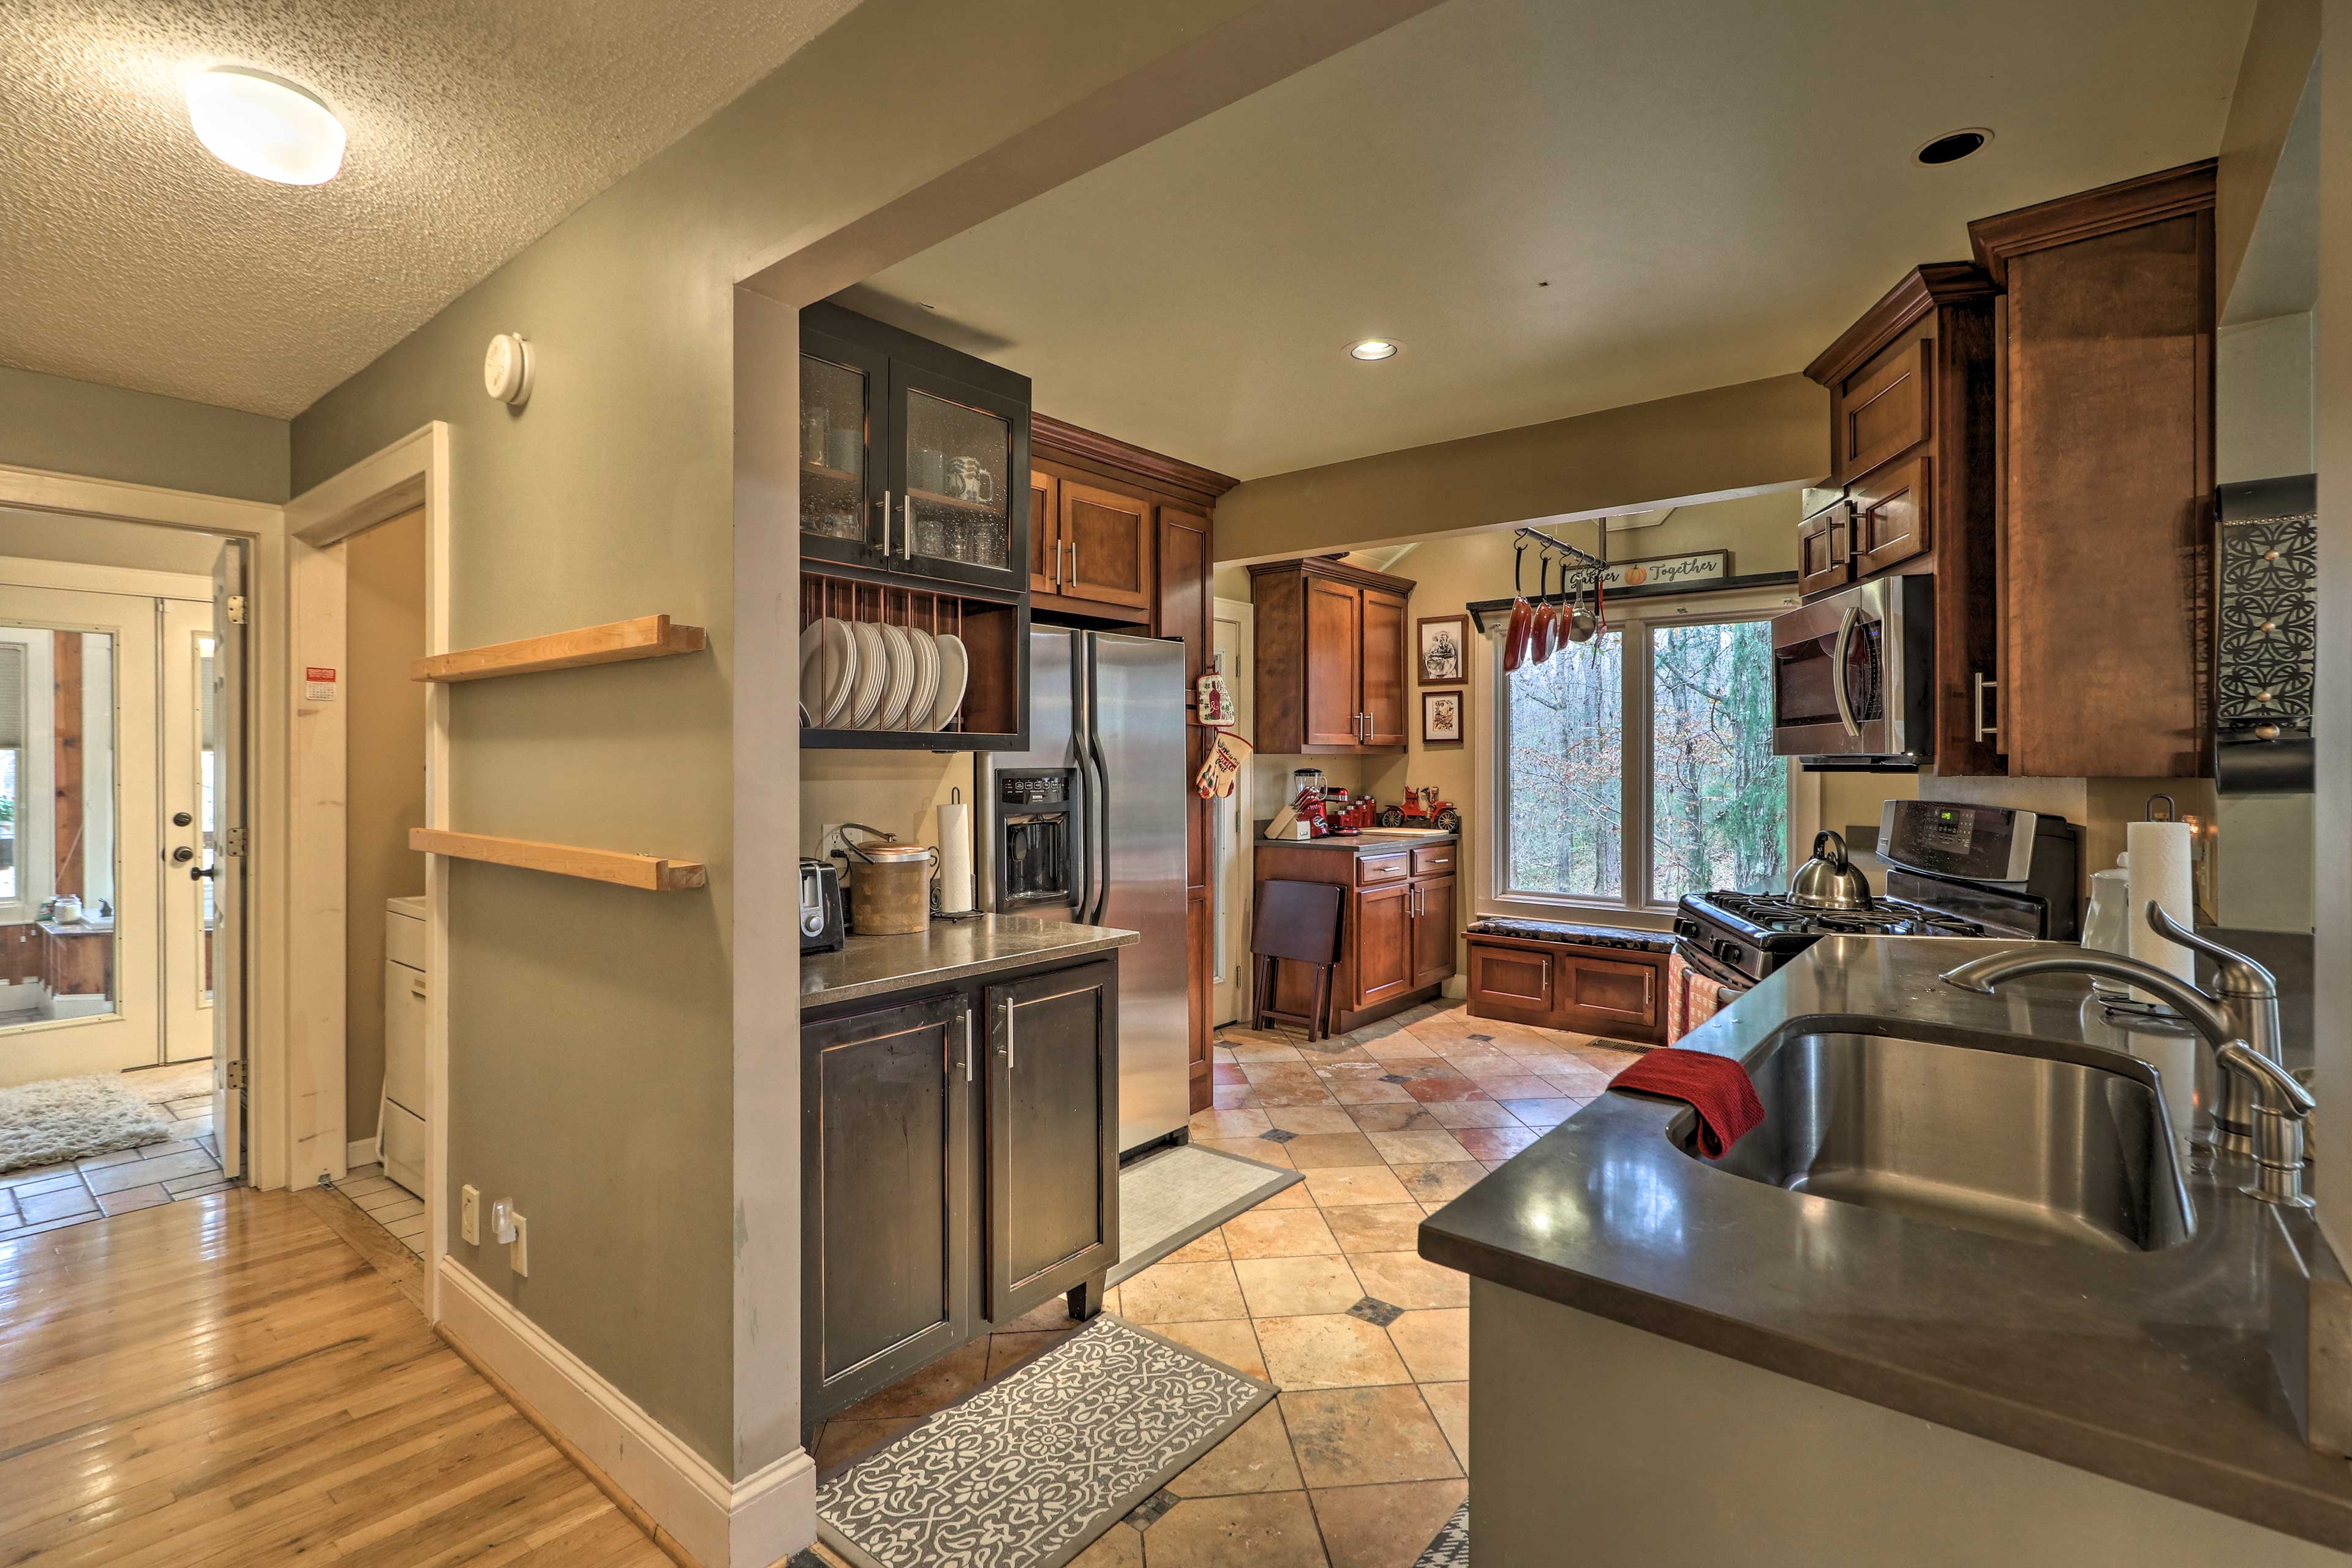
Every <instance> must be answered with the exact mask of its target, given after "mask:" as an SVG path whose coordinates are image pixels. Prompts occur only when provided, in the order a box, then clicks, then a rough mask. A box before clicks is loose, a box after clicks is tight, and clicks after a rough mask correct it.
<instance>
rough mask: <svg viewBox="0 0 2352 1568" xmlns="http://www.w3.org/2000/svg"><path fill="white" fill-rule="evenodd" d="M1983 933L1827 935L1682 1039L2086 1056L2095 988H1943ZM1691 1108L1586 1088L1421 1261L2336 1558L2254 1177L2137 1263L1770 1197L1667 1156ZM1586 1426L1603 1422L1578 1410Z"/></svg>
mask: <svg viewBox="0 0 2352 1568" xmlns="http://www.w3.org/2000/svg"><path fill="white" fill-rule="evenodd" d="M1984 951H1985V945H1984V944H1983V943H1982V942H1969V941H1959V940H1929V939H1923V938H1911V939H1902V938H1897V939H1871V938H1854V937H1831V938H1826V939H1824V940H1823V941H1822V942H1817V943H1815V944H1814V945H1813V946H1812V947H1811V949H1809V950H1808V951H1807V952H1805V953H1804V954H1803V955H1802V956H1801V958H1800V959H1799V960H1798V961H1797V962H1796V963H1791V964H1790V965H1788V966H1786V967H1784V968H1782V969H1780V971H1778V972H1777V973H1774V974H1773V975H1772V976H1771V977H1770V978H1769V979H1767V980H1766V981H1765V982H1764V983H1763V984H1760V985H1759V986H1758V987H1757V988H1756V989H1755V990H1753V991H1751V992H1749V993H1748V994H1747V995H1745V996H1743V997H1742V998H1741V999H1740V1002H1739V1005H1738V1006H1737V1007H1735V1008H1732V1009H1731V1010H1729V1011H1727V1012H1726V1013H1724V1014H1722V1015H1721V1016H1718V1017H1717V1018H1716V1019H1715V1020H1714V1021H1713V1022H1711V1023H1709V1024H1708V1025H1706V1026H1705V1027H1704V1028H1702V1029H1700V1030H1698V1031H1696V1032H1695V1033H1693V1034H1692V1035H1690V1036H1689V1037H1686V1038H1685V1039H1684V1040H1683V1041H1682V1042H1681V1045H1682V1047H1683V1048H1685V1049H1697V1050H1711V1051H1714V1052H1717V1054H1719V1055H1725V1056H1731V1057H1735V1058H1740V1059H1742V1060H1747V1059H1750V1058H1753V1057H1756V1056H1758V1055H1760V1054H1761V1053H1762V1052H1763V1051H1764V1049H1765V1048H1766V1047H1769V1045H1770V1044H1771V1043H1772V1042H1773V1040H1774V1038H1775V1037H1777V1036H1779V1035H1780V1033H1782V1032H1783V1031H1784V1029H1785V1028H1788V1027H1790V1026H1795V1027H1829V1028H1853V1027H1857V1026H1861V1027H1864V1028H1870V1027H1879V1028H1883V1027H1884V1024H1883V1022H1881V1021H1884V1020H1898V1021H1899V1026H1900V1028H1901V1030H1902V1032H1904V1033H1906V1034H1908V1035H1911V1036H1913V1037H1916V1038H1922V1039H1931V1040H1932V1039H1948V1040H1951V1041H1954V1042H1955V1043H1958V1042H1960V1041H1964V1040H1965V1039H1966V1038H1967V1037H1968V1036H1969V1034H1970V1033H1977V1034H2000V1035H2011V1036H2020V1035H2021V1036H2026V1037H2033V1038H2038V1039H2044V1040H2063V1041H2067V1042H2073V1043H2075V1044H2076V1045H2078V1046H2079V1045H2080V1044H2081V1043H2082V1042H2083V1041H2084V1038H2085V1032H2084V1026H2083V1022H2082V1009H2083V1003H2084V998H2085V997H2086V996H2087V995H2088V994H2089V987H2088V984H2087V983H2085V982H2083V981H2080V980H2078V979H2076V978H2074V977H2072V976H2063V977H2059V976H2053V977H2048V978H2042V979H2035V980H2028V981H2022V982H2019V983H2016V984H2013V985H2011V986H2007V987H2004V988H2003V990H2002V992H2001V994H2000V995H1998V996H1991V997H1987V996H1978V995H1973V994H1969V993H1966V992H1963V991H1959V990H1957V989H1955V988H1953V987H1950V986H1947V985H1944V984H1940V983H1939V982H1938V981H1937V978H1936V977H1937V974H1938V973H1940V972H1941V971H1943V970H1945V969H1947V968H1949V967H1950V966H1951V965H1953V964H1955V963H1959V962H1961V961H1962V960H1963V959H1965V958H1969V957H1973V956H1976V955H1977V954H1979V953H1980V952H1984ZM1689 1114H1690V1112H1689V1111H1688V1110H1687V1109H1686V1108H1685V1107H1682V1106H1679V1105H1674V1104H1669V1103H1667V1102H1664V1101H1662V1100H1651V1099H1646V1098H1641V1097H1635V1096H1632V1095H1618V1094H1604V1095H1602V1096H1601V1098H1600V1099H1598V1100H1594V1101H1593V1102H1592V1103H1591V1105H1589V1106H1587V1107H1586V1108H1585V1109H1584V1110H1581V1111H1580V1112H1578V1113H1577V1114H1576V1115H1575V1116H1573V1117H1571V1118H1570V1120H1569V1121H1565V1122H1563V1123H1561V1124H1560V1125H1559V1127H1557V1128H1555V1129H1553V1130H1552V1131H1550V1132H1549V1133H1547V1134H1546V1135H1545V1136H1544V1137H1543V1138H1542V1139H1540V1140H1538V1142H1536V1143H1534V1144H1533V1145H1531V1146H1530V1147H1529V1148H1528V1149H1527V1150H1526V1151H1524V1152H1521V1153H1520V1154H1519V1155H1518V1156H1517V1158H1515V1159H1513V1160H1511V1161H1510V1162H1509V1163H1507V1164H1506V1165H1505V1166H1504V1167H1503V1168H1502V1169H1501V1170H1499V1171H1496V1173H1494V1174H1492V1175H1490V1176H1488V1177H1487V1178H1486V1180H1484V1181H1482V1182H1480V1183H1479V1184H1477V1185H1476V1186H1475V1187H1473V1188H1471V1189H1470V1190H1469V1191H1468V1192H1467V1193H1465V1194H1463V1195H1462V1196H1461V1197H1460V1198H1457V1199H1456V1200H1454V1202H1453V1203H1451V1204H1449V1205H1446V1206H1445V1207H1444V1208H1442V1209H1440V1210H1439V1211H1438V1212H1437V1213H1435V1214H1434V1215H1431V1216H1430V1217H1429V1219H1428V1220H1427V1221H1426V1222H1424V1223H1423V1226H1422V1227H1421V1254H1422V1256H1423V1257H1424V1258H1429V1259H1430V1260H1431V1261H1433V1262H1435V1263H1439V1264H1443V1265H1444V1266H1446V1267H1448V1268H1457V1269H1461V1270H1463V1271H1465V1272H1466V1273H1469V1274H1473V1275H1475V1276H1477V1277H1478V1278H1480V1279H1488V1280H1492V1281H1494V1282H1496V1283H1498V1284H1501V1285H1505V1286H1507V1287H1509V1288H1511V1289H1517V1290H1522V1291H1526V1292H1528V1294H1531V1295H1535V1296H1540V1297H1545V1298H1547V1299H1549V1300H1554V1301H1559V1302H1562V1303H1564V1304H1566V1305H1568V1306H1570V1307H1574V1308H1576V1309H1578V1310H1582V1311H1588V1312H1591V1313H1594V1314H1596V1315H1598V1316H1601V1317H1604V1318H1609V1319H1612V1320H1614V1321H1618V1322H1622V1323H1626V1324H1630V1325H1631V1326H1633V1327H1634V1328H1638V1329H1643V1330H1647V1331H1650V1332H1653V1333H1658V1334H1664V1335H1666V1336H1667V1337H1669V1338H1672V1339H1675V1340H1679V1341H1682V1342H1685V1343H1688V1344H1693V1345H1696V1346H1699V1347H1700V1348H1702V1349H1705V1350H1709V1351H1713V1352H1717V1353H1718V1354H1722V1355H1727V1356H1730V1357H1733V1358H1734V1359H1736V1360H1739V1361H1744V1362H1747V1363H1750V1364H1751V1365H1755V1366H1760V1367H1764V1368H1767V1369H1769V1370H1770V1371H1773V1372H1778V1373H1783V1374H1785V1375H1787V1376H1790V1377H1794V1378H1798V1379H1800V1380H1801V1381H1804V1382H1807V1383H1811V1384H1816V1385H1818V1386H1821V1387H1823V1388H1829V1389H1833V1390H1835V1391H1837V1392H1839V1393H1842V1394H1850V1395H1852V1396H1853V1397H1854V1398H1857V1399H1864V1400H1868V1401H1870V1402H1871V1403H1873V1404H1875V1405H1884V1406H1885V1407H1886V1408H1888V1409H1893V1410H1900V1411H1903V1412H1906V1413H1907V1414H1909V1415H1917V1416H1920V1417H1922V1418H1924V1419H1926V1420H1929V1421H1934V1422H1937V1423H1938V1424H1939V1425H1942V1426H1950V1427H1954V1428H1957V1429H1958V1430H1960V1431H1964V1432H1969V1433H1973V1434H1975V1435H1976V1436H1980V1437H1986V1438H1990V1439H1991V1440H1992V1441H1994V1442H1998V1443H2004V1444H2007V1445H2009V1446H2011V1447H2016V1448H2021V1449H2023V1450H2025V1451H2027V1452H2030V1453H2033V1454H2038V1455H2041V1456H2042V1457H2044V1458H2051V1459H2054V1460H2057V1461H2059V1462H2061V1463H2063V1464H2069V1465H2074V1466H2078V1467H2080V1468H2084V1469H2086V1470H2091V1471H2095V1472H2096V1473H2098V1474H2100V1475H2105V1476H2109V1477H2112V1478H2114V1479H2117V1480H2120V1481H2123V1482H2126V1484H2129V1485H2132V1486H2137V1487H2144V1488H2146V1489H2149V1490H2151V1491H2156V1492H2160V1493H2163V1494H2165V1495H2167V1496H2169V1497H2174V1498H2179V1499H2180V1500H2183V1501H2186V1502H2190V1503H2194V1504H2197V1505H2199V1506H2200V1507H2204V1508H2210V1509H2213V1510H2218V1511H2220V1512H2222V1513H2226V1514H2230V1515H2232V1516H2234V1517H2236V1518H2239V1519H2243V1520H2248V1521H2253V1522H2255V1523H2259V1524H2263V1525H2266V1526H2268V1527H2269V1528H2271V1529H2273V1530H2279V1531H2287V1532H2288V1533H2291V1534H2294V1535H2298V1536H2301V1537H2304V1538H2305V1539H2306V1540H2310V1541H2315V1542H2321V1543H2323V1544H2326V1545H2328V1546H2332V1547H2336V1548H2339V1549H2344V1548H2352V1466H2347V1465H2346V1464H2345V1463H2343V1462H2340V1461H2336V1460H2331V1459H2328V1458H2325V1457H2323V1456H2321V1455H2319V1454H2317V1453H2315V1452H2314V1451H2313V1450H2311V1449H2310V1448H2308V1447H2305V1445H2304V1443H2303V1441H2302V1440H2301V1438H2300V1437H2298V1436H2296V1433H2295V1429H2294V1424H2293V1421H2292V1418H2291V1417H2290V1415H2288V1412H2287V1408H2286V1404H2285V1398H2284V1394H2283V1392H2282V1391H2281V1389H2280V1388H2279V1386H2278V1382H2277V1378H2276V1374H2275V1373H2274V1372H2273V1368H2272V1365H2271V1362H2270V1358H2269V1353H2268V1349H2267V1339H2266V1325H2267V1320H2266V1307H2265V1305H2264V1300H2263V1294H2262V1289H2261V1284H2260V1281H2261V1279H2262V1276H2263V1255H2264V1250H2265V1248H2266V1247H2267V1245H2268V1243H2269V1239H2270V1237H2271V1236H2272V1234H2273V1226H2274V1225H2275V1223H2276V1221H2275V1220H2274V1218H2273V1211H2272V1210H2271V1209H2269V1208H2268V1207H2266V1206H2265V1205H2261V1204H2258V1203H2256V1202H2254V1201H2253V1200H2252V1199H2250V1198H2247V1197H2244V1196H2242V1195H2241V1194H2239V1193H2238V1191H2237V1188H2238V1187H2239V1186H2241V1185H2242V1184H2244V1183H2245V1182H2246V1181H2248V1180H2249V1179H2250V1177H2251V1164H2250V1163H2249V1162H2246V1161H2244V1160H2242V1159H2241V1158H2237V1157H2230V1156H2224V1157H2223V1158H2222V1159H2221V1161H2220V1162H2219V1163H2218V1164H2217V1167H2216V1169H2215V1170H2213V1171H2212V1172H2210V1173H2204V1174H2198V1173H2189V1176H2188V1184H2189V1193H2190V1197H2191V1201H2192V1202H2193V1203H2194V1205H2195V1206H2196V1211H2197V1213H2196V1234H2195V1235H2194V1236H2193V1237H2191V1239H2189V1241H2187V1242H2185V1243H2183V1244H2181V1245H2179V1246H2178V1247H2171V1248H2168V1249H2166V1250H2163V1251H2159V1252H2152V1253H2106V1252H2097V1251H2092V1250H2089V1249H2076V1248H2073V1247H2054V1246H2053V1247H2041V1246H2032V1245H2029V1244H2027V1243H2024V1242H2019V1241H2009V1240H2003V1239H1998V1238H1995V1237H1990V1236H1982V1235H1979V1234H1977V1233H1975V1232H1972V1231H1966V1230H1958V1229H1954V1228H1951V1227H1948V1226H1940V1225H1935V1224H1930V1223H1927V1222H1923V1221H1916V1220H1907V1219H1904V1218H1900V1217H1897V1216H1895V1215H1890V1214H1886V1213H1884V1212H1881V1211H1878V1210H1874V1209H1868V1208H1864V1207H1860V1206H1858V1205H1853V1204H1847V1203H1839V1202H1833V1201H1831V1200H1829V1199H1826V1198H1819V1197H1809V1196H1803V1195H1800V1194H1792V1193H1788V1192H1784V1191H1782V1190H1780V1188H1777V1187H1772V1186H1768V1185H1765V1184H1762V1183H1759V1182H1754V1181H1749V1180H1747V1179H1745V1178H1743V1177H1740V1176H1737V1175H1733V1174H1731V1173H1727V1172H1725V1171H1721V1170H1717V1169H1715V1168H1712V1167H1710V1166H1709V1165H1707V1164H1706V1163H1704V1162H1702V1161H1700V1160H1698V1159H1696V1158H1694V1157H1692V1156H1690V1155H1688V1154H1685V1153H1684V1152H1682V1151H1681V1149H1680V1148H1678V1147H1677V1146H1676V1144H1675V1141H1674V1140H1673V1139H1672V1138H1670V1136H1669V1129H1670V1127H1672V1126H1673V1124H1675V1122H1677V1121H1679V1120H1680V1119H1682V1118H1684V1117H1686V1116H1688V1115H1689ZM1594 1414H1595V1416H1596V1418H1599V1419H1605V1418H1606V1416H1605V1414H1603V1413H1601V1412H1595V1413H1594Z"/></svg>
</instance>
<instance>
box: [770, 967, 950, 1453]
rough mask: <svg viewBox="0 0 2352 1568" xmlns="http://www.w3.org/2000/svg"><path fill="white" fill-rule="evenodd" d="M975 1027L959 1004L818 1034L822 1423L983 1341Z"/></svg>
mask: <svg viewBox="0 0 2352 1568" xmlns="http://www.w3.org/2000/svg"><path fill="white" fill-rule="evenodd" d="M970 1016H971V1011H970V1003H969V1001H968V999H967V998H966V997H964V996H963V995H962V994H950V995H945V996H931V997H926V998H924V999H923V1000H921V1001H917V1002H907V1003H901V1004H899V1005H895V1006H887V1007H880V1008H876V1009H874V1010H872V1011H868V1012H862V1013H854V1014H852V1015H850V1016H847V1017H843V1018H835V1019H832V1020H829V1021H826V1022H822V1023H813V1024H808V1025H805V1026H803V1028H802V1031H801V1050H802V1061H803V1077H802V1088H801V1139H802V1144H801V1147H802V1167H803V1176H802V1181H803V1187H804V1191H803V1230H802V1250H803V1266H802V1296H803V1305H802V1321H801V1328H802V1338H803V1356H804V1357H805V1360H804V1363H803V1365H804V1367H805V1372H804V1374H803V1383H804V1385H805V1389H806V1399H807V1402H808V1404H809V1405H810V1406H811V1407H812V1409H813V1411H814V1415H823V1414H824V1413H827V1412H830V1411H834V1410H838V1409H840V1408H842V1407H843V1406H845V1405H849V1404H852V1403H854V1402H855V1401H856V1400H858V1399H861V1398H863V1397H864V1396H865V1395H866V1394H871V1393H872V1392H874V1391H875V1390H876V1389H878V1388H882V1387H885V1386H887V1385H888V1384H891V1383H894V1382H896V1381H897V1380H898V1378H899V1377H901V1376H903V1375H905V1374H906V1373H909V1372H912V1371H913V1370H915V1369H916V1368H917V1367H919V1366H922V1365H924V1364H926V1363H929V1362H930V1361H932V1360H934V1359H936V1358H937V1357H939V1356H942V1355H945V1354H946V1353H947V1352H949V1351H951V1350H953V1349H955V1348H956V1347H957V1346H958V1345H961V1344H963V1343H964V1342H967V1341H968V1340H970V1339H971V1337H972V1324H973V1310H974V1308H973V1300H972V1298H973V1293H974V1292H973V1286H974V1283H975V1281H974V1252H975V1250H976V1247H977V1244H978V1241H979V1237H978V1234H977V1231H978V1227H977V1226H976V1225H975V1224H974V1210H973V1202H972V1177H973V1173H972V1160H971V1100H972V1086H971V1082H970V1081H969V1080H968V1079H967V1078H966V1076H965V1060H966V1053H967V1051H968V1049H969V1048H970V1046H969V1039H970V1037H969V1036H968V1034H967V1032H966V1031H967V1026H968V1024H969V1021H970ZM810 1418H814V1416H811V1417H810Z"/></svg>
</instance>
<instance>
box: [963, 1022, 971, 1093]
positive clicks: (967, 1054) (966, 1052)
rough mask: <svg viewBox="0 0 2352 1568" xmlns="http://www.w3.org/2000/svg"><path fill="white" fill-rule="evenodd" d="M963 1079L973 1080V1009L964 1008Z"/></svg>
mask: <svg viewBox="0 0 2352 1568" xmlns="http://www.w3.org/2000/svg"><path fill="white" fill-rule="evenodd" d="M963 1080H964V1082H966V1083H970V1082H971V1008H969V1007H966V1008H965V1009H964V1010H963Z"/></svg>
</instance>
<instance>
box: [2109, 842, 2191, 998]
mask: <svg viewBox="0 0 2352 1568" xmlns="http://www.w3.org/2000/svg"><path fill="white" fill-rule="evenodd" d="M2124 847H2125V848H2126V851H2127V855H2126V860H2125V868H2126V870H2128V871H2129V872H2130V873H2131V919H2130V920H2129V921H2128V922H2127V923H2126V928H2125V929H2126V930H2127V931H2130V932H2131V955H2132V956H2133V957H2134V958H2137V959H2138V960H2139V961H2140V962H2142V963H2152V964H2154V965H2156V967H2158V969H2163V970H2168V971H2170V972H2171V973H2174V974H2177V975H2179V976H2180V978H2181V979H2183V980H2188V981H2194V980H2195V979H2196V978H2197V955H2196V954H2195V953H2193V952H2189V950H2188V949H2187V948H2185V947H2183V946H2181V945H2180V944H2179V942H2174V941H2172V940H2171V939H2170V938H2168V937H2162V936H2158V935H2157V933H2156V931H2155V929H2154V928H2153V927H2151V926H2150V925H2149V924H2148V923H2147V905H2148V900H2151V899H2153V900H2156V901H2157V902H2158V903H2159V904H2161V905H2163V906H2164V912H2165V913H2166V914H2168V915H2170V916H2171V917H2172V918H2173V919H2174V920H2177V921H2179V922H2180V923H2181V924H2182V925H2185V926H2191V927H2193V926H2195V925H2196V923H2197V894H2196V882H2195V879H2194V877H2195V868H2194V866H2193V864H2192V860H2193V857H2194V856H2195V854H2196V849H2197V830H2196V829H2195V828H2193V827H2191V826H2189V824H2187V823H2185V822H2135V823H2131V824H2129V825H2128V826H2126V827H2125V829H2124Z"/></svg>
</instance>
